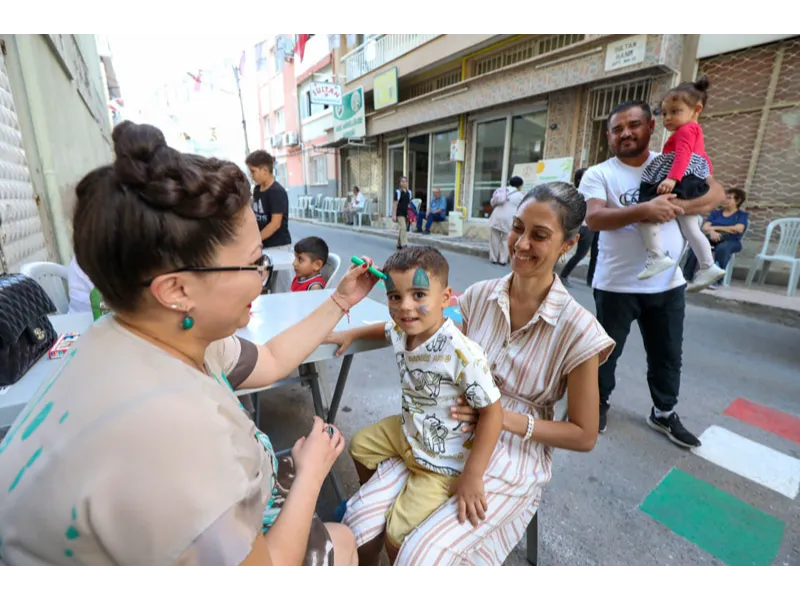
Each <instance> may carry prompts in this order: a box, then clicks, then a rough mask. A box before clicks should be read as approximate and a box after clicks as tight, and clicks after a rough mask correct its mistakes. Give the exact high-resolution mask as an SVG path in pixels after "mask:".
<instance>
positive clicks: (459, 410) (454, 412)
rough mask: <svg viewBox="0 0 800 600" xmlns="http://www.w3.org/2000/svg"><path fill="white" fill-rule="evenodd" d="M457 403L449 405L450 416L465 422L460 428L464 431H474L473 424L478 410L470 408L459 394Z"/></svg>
mask: <svg viewBox="0 0 800 600" xmlns="http://www.w3.org/2000/svg"><path fill="white" fill-rule="evenodd" d="M457 402H458V404H456V405H455V406H451V407H450V416H451V417H453V418H454V419H455V420H456V421H460V422H462V423H465V425H464V426H463V427H462V428H461V431H463V432H464V433H469V432H471V431H475V426H476V424H477V423H478V411H477V410H476V409H474V408H472V407H471V406H470V405H469V404H467V402H466V401H465V400H464V398H463V397H461V396H459V397H458V400H457Z"/></svg>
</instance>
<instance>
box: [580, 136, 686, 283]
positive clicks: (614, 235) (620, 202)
mask: <svg viewBox="0 0 800 600" xmlns="http://www.w3.org/2000/svg"><path fill="white" fill-rule="evenodd" d="M656 156H658V152H650V156H648V158H647V160H646V161H645V162H644V164H642V165H641V166H640V167H631V166H629V165H626V164H625V163H623V162H622V161H620V160H619V159H618V158H617V157H612V158H610V159H608V160H607V161H605V162H602V163H600V164H599V165H595V166H593V167H590V168H589V169H588V170H587V171H586V173H584V174H583V178H582V179H581V185H580V188H579V190H580V192H581V193H582V194H583V195H584V197H585V198H586V201H587V202H588V201H589V200H592V199H596V200H604V201H605V203H606V206H607V207H608V208H623V207H626V206H631V205H632V204H636V203H637V202H638V200H639V184H640V183H641V180H642V172H644V170H645V168H646V167H647V165H649V164H650V162H652V160H653V159H654V158H655V157H656ZM599 234H600V238H599V240H598V246H597V249H598V254H597V268H596V269H595V272H594V280H593V281H592V287H593V288H595V289H598V290H603V291H606V292H617V293H620V294H658V293H661V292H666V291H668V290H671V289H673V288H676V287H678V286H680V285H683V284H684V283H686V280H685V279H684V278H683V272H682V271H681V269H680V268H679V267H678V265H675V266H674V267H672V268H671V269H667V270H666V271H664V272H663V273H660V274H658V275H656V276H655V277H651V278H649V279H642V280H640V279H638V278H637V275H638V274H639V272H640V271H641V270H642V269H644V267H645V261H646V260H647V250H646V249H645V247H644V241H643V240H642V235H641V233H640V232H639V229H638V227H636V225H635V224H634V225H628V226H627V227H623V228H622V229H616V230H614V231H601V232H599ZM661 244H662V246H663V248H664V250H666V251H667V252H668V253H669V255H670V256H671V257H672V258H674V259H675V260H678V259H679V258H680V256H681V254H682V253H683V246H684V240H683V236H682V235H681V230H680V228H679V227H678V222H677V221H669V222H668V223H663V224H661Z"/></svg>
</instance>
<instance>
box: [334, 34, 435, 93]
mask: <svg viewBox="0 0 800 600" xmlns="http://www.w3.org/2000/svg"><path fill="white" fill-rule="evenodd" d="M441 35H442V34H441V33H400V34H386V35H381V36H378V37H374V38H371V39H369V40H367V41H366V42H364V43H363V44H361V45H360V46H359V47H358V48H356V49H354V50H352V51H350V52H348V53H347V54H346V55H345V56H343V57H342V62H343V63H345V74H346V75H347V83H351V82H352V81H354V80H356V79H358V78H359V77H362V76H364V75H366V74H367V73H369V72H370V71H374V70H375V69H378V68H380V67H382V66H383V65H385V64H387V63H390V62H392V61H393V60H395V59H397V58H399V57H401V56H403V55H404V54H407V53H408V52H411V51H412V50H414V49H415V48H419V47H420V46H422V44H426V43H427V42H430V41H431V40H433V39H435V38H437V37H439V36H441Z"/></svg>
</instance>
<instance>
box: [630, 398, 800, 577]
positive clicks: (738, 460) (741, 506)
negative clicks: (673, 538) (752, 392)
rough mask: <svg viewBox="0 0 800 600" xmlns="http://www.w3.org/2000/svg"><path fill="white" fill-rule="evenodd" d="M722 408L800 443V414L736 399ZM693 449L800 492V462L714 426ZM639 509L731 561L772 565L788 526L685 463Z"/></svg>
mask: <svg viewBox="0 0 800 600" xmlns="http://www.w3.org/2000/svg"><path fill="white" fill-rule="evenodd" d="M723 414H724V415H725V416H727V417H732V418H734V419H737V420H738V421H740V422H742V423H746V424H747V425H749V426H751V427H754V428H758V429H761V430H763V431H767V432H770V433H772V434H774V435H777V436H780V437H782V438H784V439H787V440H790V441H792V442H795V443H798V444H800V419H798V418H797V417H795V416H793V415H790V414H787V413H784V412H781V411H778V410H775V409H772V408H769V407H767V406H764V405H761V404H758V403H756V402H752V401H750V400H746V399H744V398H737V399H736V400H734V401H733V402H732V403H731V404H730V406H728V407H727V408H726V409H725V411H724V412H723ZM700 441H701V442H702V446H700V447H699V448H696V449H694V450H693V451H692V452H693V453H694V455H695V456H697V458H698V459H702V460H705V461H708V462H710V463H713V464H714V465H717V466H719V467H721V468H723V469H725V470H727V471H729V472H731V473H734V474H735V475H736V476H738V477H742V478H744V479H747V480H748V481H751V482H753V483H755V484H757V485H759V486H762V487H764V488H768V489H770V490H773V491H775V492H777V493H779V494H781V495H782V496H784V497H786V498H789V499H790V500H794V499H795V498H797V497H798V495H800V460H798V459H797V458H794V457H792V456H789V455H787V454H784V453H783V452H779V451H777V450H775V449H774V448H771V447H769V446H767V445H764V444H761V443H758V442H755V441H753V440H752V439H750V438H748V437H747V436H746V435H739V434H737V433H734V432H732V431H730V430H728V429H726V428H725V427H722V426H720V425H712V426H710V427H709V428H708V429H706V430H705V431H704V432H703V433H702V435H701V436H700ZM639 509H640V510H641V511H642V512H644V513H646V514H648V515H649V516H651V517H652V518H653V519H655V520H656V521H658V522H659V523H661V524H662V525H664V526H666V527H668V528H669V529H671V530H672V531H673V532H674V533H676V534H678V535H680V536H682V537H684V538H685V539H687V540H689V541H690V542H692V543H694V544H696V545H697V546H699V547H700V548H702V549H703V550H705V551H706V552H708V553H710V554H711V555H713V556H715V557H717V558H718V559H720V560H722V561H723V562H725V563H726V564H729V565H770V564H772V561H773V560H774V558H775V557H776V556H777V554H778V551H779V549H780V545H781V541H782V538H783V532H784V529H785V524H784V522H783V521H781V520H780V519H779V518H777V517H775V516H774V515H772V514H769V513H768V512H766V511H764V510H761V509H759V508H756V507H754V506H751V505H749V504H747V503H746V502H743V501H742V500H741V499H739V498H736V497H735V496H733V495H731V494H728V493H727V492H725V491H723V490H721V489H718V488H717V487H715V486H713V485H711V484H710V483H707V482H705V481H703V480H701V479H698V478H697V477H695V476H693V475H690V474H689V473H686V472H684V471H682V470H680V469H677V468H673V469H671V470H670V471H669V473H668V474H667V475H666V476H665V477H664V479H662V480H661V482H659V484H658V485H657V486H656V487H655V488H654V489H653V490H652V491H651V492H650V493H649V494H648V495H647V496H646V497H645V498H644V500H643V501H642V503H641V505H640V506H639Z"/></svg>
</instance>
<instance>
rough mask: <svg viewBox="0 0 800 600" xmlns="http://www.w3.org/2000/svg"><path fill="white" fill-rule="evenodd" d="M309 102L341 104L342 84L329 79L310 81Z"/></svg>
mask: <svg viewBox="0 0 800 600" xmlns="http://www.w3.org/2000/svg"><path fill="white" fill-rule="evenodd" d="M309 95H310V96H311V104H327V105H328V106H341V105H342V86H341V84H338V83H331V82H330V81H312V82H311V87H310V88H309Z"/></svg>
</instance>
